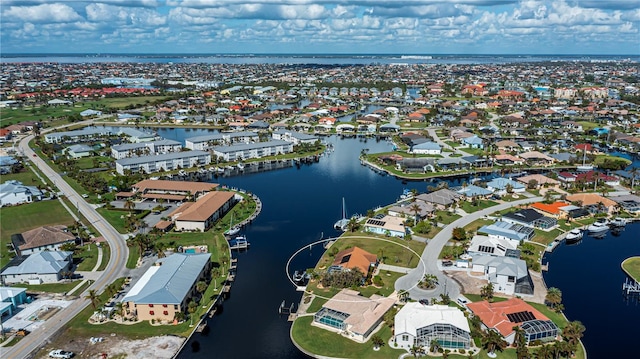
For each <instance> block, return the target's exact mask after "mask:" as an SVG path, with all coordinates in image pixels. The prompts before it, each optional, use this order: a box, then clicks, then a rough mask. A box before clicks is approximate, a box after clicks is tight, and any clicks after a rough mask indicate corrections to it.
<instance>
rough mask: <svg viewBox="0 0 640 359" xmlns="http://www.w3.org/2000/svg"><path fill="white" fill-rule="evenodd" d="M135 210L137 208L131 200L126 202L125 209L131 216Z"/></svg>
mask: <svg viewBox="0 0 640 359" xmlns="http://www.w3.org/2000/svg"><path fill="white" fill-rule="evenodd" d="M134 208H136V204H135V203H134V202H133V200H132V199H131V198H129V199H127V201H126V202H124V209H126V210H128V211H129V215H131V213H132V212H133V209H134Z"/></svg>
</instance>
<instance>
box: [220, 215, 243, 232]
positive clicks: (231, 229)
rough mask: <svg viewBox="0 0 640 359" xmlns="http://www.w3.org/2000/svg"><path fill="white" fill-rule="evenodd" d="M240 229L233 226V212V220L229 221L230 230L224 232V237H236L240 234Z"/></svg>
mask: <svg viewBox="0 0 640 359" xmlns="http://www.w3.org/2000/svg"><path fill="white" fill-rule="evenodd" d="M240 229H241V228H240V227H239V226H237V225H236V226H234V225H233V212H231V220H230V221H229V229H227V230H226V231H224V235H225V236H229V237H231V236H235V235H236V234H238V232H240Z"/></svg>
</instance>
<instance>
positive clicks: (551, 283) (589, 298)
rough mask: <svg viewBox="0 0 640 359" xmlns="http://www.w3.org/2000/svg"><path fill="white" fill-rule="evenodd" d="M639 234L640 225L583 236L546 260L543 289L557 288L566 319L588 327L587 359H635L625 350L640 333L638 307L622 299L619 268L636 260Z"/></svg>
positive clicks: (634, 302)
mask: <svg viewBox="0 0 640 359" xmlns="http://www.w3.org/2000/svg"><path fill="white" fill-rule="evenodd" d="M639 231H640V223H635V224H633V225H627V227H626V228H625V230H624V231H623V232H622V233H621V234H620V235H619V236H615V235H614V234H613V233H611V232H610V233H607V236H606V237H605V238H603V239H595V238H592V237H590V236H588V235H585V237H584V238H583V239H582V241H581V242H580V243H579V244H577V245H566V244H562V245H560V246H559V247H558V248H556V250H555V251H554V252H553V253H551V254H547V255H546V256H545V258H544V261H545V262H548V263H549V272H546V273H545V274H544V279H545V281H546V284H547V287H557V288H560V290H561V291H562V302H563V303H564V306H565V311H564V314H565V315H566V317H567V318H568V319H569V320H579V321H581V322H582V323H583V324H584V325H585V327H586V331H585V333H584V338H583V343H584V345H585V348H586V349H587V354H588V357H589V359H605V358H632V357H637V353H635V354H633V353H631V352H630V351H629V350H630V348H632V347H633V344H634V343H636V340H638V333H639V332H640V330H639V329H638V325H639V324H640V302H638V300H637V299H636V300H625V298H624V297H623V295H622V283H623V282H624V280H625V274H624V272H622V269H621V268H620V264H621V263H622V261H623V260H624V259H626V258H628V257H631V256H637V255H640V235H639V234H638V233H639ZM634 352H635V351H634Z"/></svg>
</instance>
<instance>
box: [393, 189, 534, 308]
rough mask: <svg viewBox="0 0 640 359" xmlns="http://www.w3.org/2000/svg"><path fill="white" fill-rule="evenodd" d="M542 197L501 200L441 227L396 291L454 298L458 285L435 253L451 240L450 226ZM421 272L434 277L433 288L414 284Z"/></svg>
mask: <svg viewBox="0 0 640 359" xmlns="http://www.w3.org/2000/svg"><path fill="white" fill-rule="evenodd" d="M542 200H543V198H542V197H534V198H526V199H522V200H519V201H513V202H505V203H501V204H499V205H497V206H493V207H489V208H487V209H483V210H481V211H477V212H473V213H470V214H469V215H467V216H464V217H462V218H459V219H457V220H455V221H454V222H453V223H451V224H449V225H448V226H446V227H444V228H443V229H442V230H441V231H440V232H439V233H438V234H436V236H435V237H433V239H431V240H430V241H429V242H428V243H427V246H426V247H425V248H424V251H423V252H422V256H421V262H420V263H419V264H418V266H417V267H416V268H414V269H413V270H411V271H410V272H409V273H407V275H405V276H402V277H400V278H399V279H398V280H397V281H396V284H395V288H396V290H397V291H400V290H407V291H409V294H410V296H411V298H413V299H427V298H437V299H440V294H444V293H447V294H448V295H449V298H451V299H453V300H455V299H456V298H457V297H458V296H459V295H460V287H459V286H458V284H457V283H456V282H455V281H454V280H453V279H451V278H449V277H447V276H446V275H445V274H444V273H443V272H442V271H441V270H440V269H439V267H438V256H439V255H440V252H442V248H443V247H444V246H445V245H446V244H447V242H448V241H449V239H451V235H452V232H453V229H454V228H456V227H464V226H466V225H467V224H469V223H471V222H473V221H475V220H477V219H480V218H482V217H484V216H486V215H489V214H491V213H493V212H496V211H502V210H504V209H507V208H510V207H515V206H518V205H521V204H527V203H531V202H538V201H542ZM425 274H434V275H436V276H437V277H438V286H437V287H436V289H433V290H423V289H420V288H418V287H417V284H418V282H420V280H421V279H422V278H423V277H424V275H425Z"/></svg>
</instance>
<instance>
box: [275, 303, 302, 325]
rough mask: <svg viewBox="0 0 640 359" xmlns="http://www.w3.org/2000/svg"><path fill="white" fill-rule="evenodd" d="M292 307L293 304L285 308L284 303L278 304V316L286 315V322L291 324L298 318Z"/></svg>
mask: <svg viewBox="0 0 640 359" xmlns="http://www.w3.org/2000/svg"><path fill="white" fill-rule="evenodd" d="M294 306H295V303H291V305H290V306H288V307H287V305H286V301H284V300H283V301H282V303H280V307H278V314H287V315H288V318H287V320H288V321H290V322H293V321H294V320H295V319H296V317H297V316H298V315H297V313H296V311H295V310H293V308H294Z"/></svg>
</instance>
